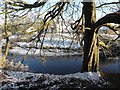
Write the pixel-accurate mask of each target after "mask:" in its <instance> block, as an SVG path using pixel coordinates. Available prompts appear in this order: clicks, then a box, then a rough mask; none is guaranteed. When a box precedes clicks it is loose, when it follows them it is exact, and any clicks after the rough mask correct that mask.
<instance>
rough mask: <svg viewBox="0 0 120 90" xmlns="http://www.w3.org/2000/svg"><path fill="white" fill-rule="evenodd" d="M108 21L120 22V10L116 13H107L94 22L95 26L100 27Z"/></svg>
mask: <svg viewBox="0 0 120 90" xmlns="http://www.w3.org/2000/svg"><path fill="white" fill-rule="evenodd" d="M106 23H115V24H120V11H119V12H115V13H110V14H107V15H106V16H104V17H102V18H101V19H99V20H98V21H97V22H96V23H94V24H93V27H94V28H98V27H100V26H101V25H103V24H106Z"/></svg>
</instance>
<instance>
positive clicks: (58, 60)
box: [9, 55, 120, 74]
mask: <svg viewBox="0 0 120 90" xmlns="http://www.w3.org/2000/svg"><path fill="white" fill-rule="evenodd" d="M23 57H24V56H23V55H16V56H14V59H16V61H21V60H22V59H23ZM9 58H12V59H13V56H10V57H9ZM82 61H83V59H82V56H78V55H76V56H75V55H73V56H49V57H46V59H43V60H42V59H41V58H40V57H38V56H30V55H29V56H27V57H26V59H25V60H24V61H23V64H25V65H28V66H29V70H30V72H36V73H49V74H70V73H76V72H80V70H81V66H82ZM119 66H120V58H119V59H106V60H101V61H100V70H102V71H103V72H107V73H120V69H119Z"/></svg>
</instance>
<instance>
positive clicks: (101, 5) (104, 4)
mask: <svg viewBox="0 0 120 90" xmlns="http://www.w3.org/2000/svg"><path fill="white" fill-rule="evenodd" d="M110 4H120V1H119V2H110V3H103V4H101V5H99V6H97V7H96V8H100V7H102V6H105V5H110Z"/></svg>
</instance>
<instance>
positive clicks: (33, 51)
mask: <svg viewBox="0 0 120 90" xmlns="http://www.w3.org/2000/svg"><path fill="white" fill-rule="evenodd" d="M9 53H12V54H18V55H26V54H28V55H36V56H40V54H41V56H44V55H45V56H60V55H62V56H65V55H81V53H80V52H77V51H74V52H67V51H66V52H65V50H59V49H49V50H46V49H44V50H41V51H40V49H34V48H32V49H30V50H28V49H24V48H21V47H14V48H13V49H9Z"/></svg>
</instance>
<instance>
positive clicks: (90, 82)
mask: <svg viewBox="0 0 120 90" xmlns="http://www.w3.org/2000/svg"><path fill="white" fill-rule="evenodd" d="M0 75H1V76H2V77H3V78H0V79H1V80H0V89H2V90H33V89H35V90H43V89H44V90H61V89H80V90H86V89H90V88H93V89H95V88H96V89H102V88H106V89H107V88H109V84H108V83H107V82H106V81H105V80H104V79H103V78H102V77H101V75H100V73H99V72H97V73H92V72H88V73H87V72H85V73H74V74H66V75H53V74H41V73H29V72H15V71H1V72H0Z"/></svg>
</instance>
